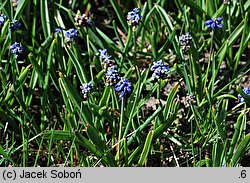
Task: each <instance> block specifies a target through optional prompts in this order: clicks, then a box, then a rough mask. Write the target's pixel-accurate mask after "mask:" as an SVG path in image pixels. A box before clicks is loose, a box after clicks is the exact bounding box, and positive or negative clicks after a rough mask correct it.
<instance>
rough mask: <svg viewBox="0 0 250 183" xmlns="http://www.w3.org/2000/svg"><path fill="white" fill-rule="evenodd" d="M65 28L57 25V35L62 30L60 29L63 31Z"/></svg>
mask: <svg viewBox="0 0 250 183" xmlns="http://www.w3.org/2000/svg"><path fill="white" fill-rule="evenodd" d="M63 30H64V28H62V27H56V28H55V33H54V34H55V36H56V35H57V34H58V33H59V32H60V31H63Z"/></svg>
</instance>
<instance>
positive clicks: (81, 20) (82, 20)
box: [74, 11, 92, 27]
mask: <svg viewBox="0 0 250 183" xmlns="http://www.w3.org/2000/svg"><path fill="white" fill-rule="evenodd" d="M74 19H75V24H76V26H77V27H80V26H82V25H85V26H86V27H91V26H92V20H91V19H90V18H89V17H88V16H87V15H85V14H83V15H82V16H81V13H80V11H77V14H76V16H75V18H74Z"/></svg>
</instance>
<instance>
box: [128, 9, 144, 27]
mask: <svg viewBox="0 0 250 183" xmlns="http://www.w3.org/2000/svg"><path fill="white" fill-rule="evenodd" d="M140 12H141V10H139V9H138V8H134V9H133V10H132V11H130V12H128V15H127V20H128V24H129V26H133V27H134V28H135V27H136V26H137V25H138V24H139V22H140V21H141V15H140V14H139V13H140Z"/></svg>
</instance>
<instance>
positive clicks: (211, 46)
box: [203, 30, 214, 89]
mask: <svg viewBox="0 0 250 183" xmlns="http://www.w3.org/2000/svg"><path fill="white" fill-rule="evenodd" d="M211 34H212V35H211V45H210V51H209V59H208V65H207V70H206V75H205V80H204V86H203V88H204V89H205V88H206V83H207V78H208V73H209V71H210V65H211V59H212V55H213V53H212V51H213V40H214V31H213V30H212V33H211Z"/></svg>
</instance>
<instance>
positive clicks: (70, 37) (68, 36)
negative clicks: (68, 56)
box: [65, 29, 78, 42]
mask: <svg viewBox="0 0 250 183" xmlns="http://www.w3.org/2000/svg"><path fill="white" fill-rule="evenodd" d="M77 33H78V31H77V30H75V29H69V30H67V31H66V32H65V41H66V42H70V41H74V39H75V38H76V36H77Z"/></svg>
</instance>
